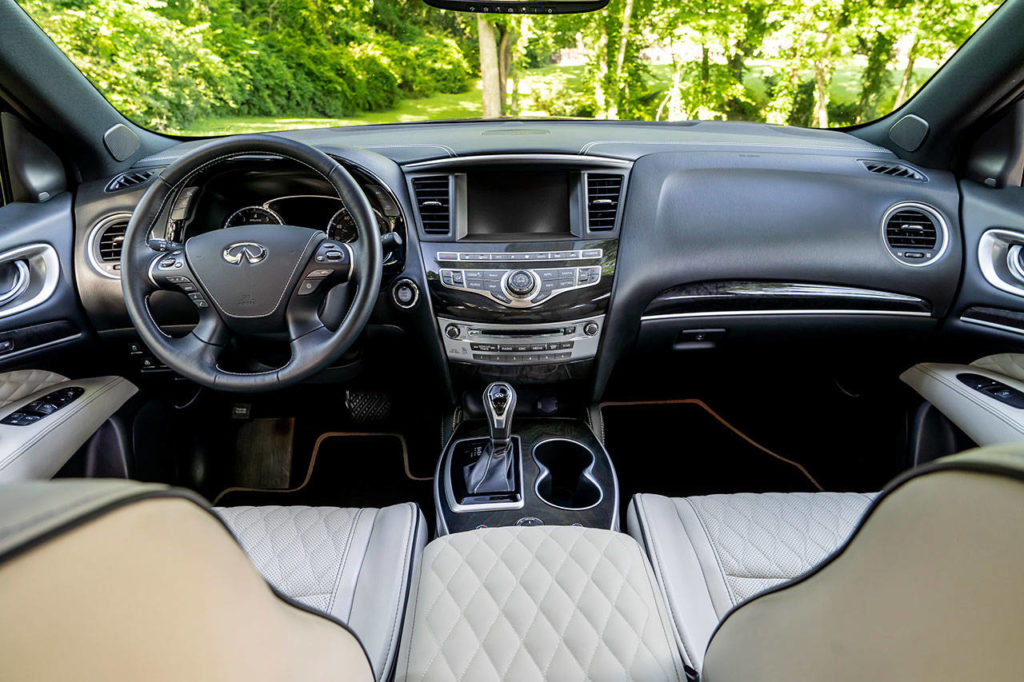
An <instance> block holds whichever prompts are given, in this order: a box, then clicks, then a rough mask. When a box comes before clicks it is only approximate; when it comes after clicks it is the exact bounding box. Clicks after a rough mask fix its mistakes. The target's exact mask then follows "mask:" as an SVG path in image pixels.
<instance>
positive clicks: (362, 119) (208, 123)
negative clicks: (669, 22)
mask: <svg viewBox="0 0 1024 682" xmlns="http://www.w3.org/2000/svg"><path fill="white" fill-rule="evenodd" d="M770 68H771V67H770V65H769V64H767V63H764V62H752V63H751V64H750V70H749V72H748V75H747V79H746V86H747V89H748V91H749V92H751V93H752V95H753V96H754V97H762V98H763V97H764V96H765V95H764V81H763V78H764V76H765V75H766V73H767V72H768V71H769V69H770ZM934 70H935V69H934V67H921V68H919V69H915V76H916V77H917V82H918V83H921V82H923V81H924V79H926V78H927V77H928V76H930V75H931V73H932V72H933V71H934ZM650 71H651V87H652V89H654V90H664V89H665V88H667V87H668V85H669V84H670V83H671V80H672V66H671V65H668V64H658V65H653V66H651V67H650ZM898 77H899V74H898V73H897V72H896V71H895V70H894V71H893V73H892V82H893V83H896V82H898ZM859 81H860V68H858V67H856V66H853V65H850V66H840V67H839V68H838V69H836V73H835V76H834V77H833V79H832V100H833V101H834V102H842V103H845V102H850V101H852V100H853V99H854V98H855V97H856V96H857V92H858V89H859ZM584 87H586V83H585V79H584V67H582V66H545V67H541V68H539V69H530V70H528V71H526V72H525V73H524V75H523V76H522V78H521V80H520V85H519V90H520V99H519V115H520V116H524V117H543V116H546V115H547V112H546V111H544V109H543V105H541V104H538V101H537V100H538V99H540V100H542V101H543V100H548V101H550V100H551V98H552V97H553V96H554V95H555V94H556V93H559V92H561V91H563V90H564V89H566V88H568V89H569V90H573V91H581V90H582V89H583V88H584ZM889 103H891V99H890V102H889ZM885 104H886V103H885V102H883V106H884V105H885ZM481 113H482V105H481V96H480V83H479V81H478V82H476V83H475V84H474V86H473V87H472V88H470V89H469V90H468V91H466V92H463V93H459V94H447V93H443V94H439V95H434V96H432V97H425V98H422V99H407V100H402V102H400V103H399V105H398V107H396V108H395V109H391V110H389V111H374V112H367V113H364V114H358V115H355V116H351V117H348V118H294V117H280V118H279V117H273V116H227V117H218V118H208V119H204V120H201V121H197V122H196V123H195V124H193V125H192V126H189V127H188V128H186V129H184V130H181V131H178V132H180V134H182V135H196V136H208V135H229V134H236V133H260V132H269V131H273V130H285V129H300V128H328V127H335V126H355V125H369V124H374V123H409V122H413V121H428V120H440V119H452V118H479V117H480V115H481Z"/></svg>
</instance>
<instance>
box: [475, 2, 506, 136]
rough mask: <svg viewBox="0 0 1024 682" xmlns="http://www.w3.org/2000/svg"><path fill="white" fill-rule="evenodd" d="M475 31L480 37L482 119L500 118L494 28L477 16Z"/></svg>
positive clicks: (481, 15)
mask: <svg viewBox="0 0 1024 682" xmlns="http://www.w3.org/2000/svg"><path fill="white" fill-rule="evenodd" d="M476 29H477V33H478V34H479V36H480V79H481V81H482V85H483V104H484V107H483V109H484V111H483V117H484V118H498V117H499V116H501V89H500V87H499V83H500V80H501V74H500V72H499V68H498V44H497V42H496V41H495V37H494V26H493V25H492V24H491V22H489V21H487V19H486V18H484V15H483V14H478V15H477V18H476Z"/></svg>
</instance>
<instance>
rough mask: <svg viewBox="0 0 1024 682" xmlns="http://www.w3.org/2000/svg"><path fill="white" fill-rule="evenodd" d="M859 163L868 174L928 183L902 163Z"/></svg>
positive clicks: (921, 175) (926, 179)
mask: <svg viewBox="0 0 1024 682" xmlns="http://www.w3.org/2000/svg"><path fill="white" fill-rule="evenodd" d="M860 163H861V165H862V166H864V168H866V169H867V171H868V172H869V173H877V174H878V175H888V176H890V177H894V178H906V179H907V180H917V181H918V182H927V181H928V178H926V177H925V176H924V175H923V174H922V173H920V172H918V171H916V170H914V169H913V168H911V167H910V166H906V165H904V164H902V163H894V162H891V161H861V162H860Z"/></svg>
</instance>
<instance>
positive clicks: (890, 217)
mask: <svg viewBox="0 0 1024 682" xmlns="http://www.w3.org/2000/svg"><path fill="white" fill-rule="evenodd" d="M882 237H883V239H884V240H885V246H886V248H887V249H888V250H889V254H890V255H892V257H893V258H895V259H896V260H897V261H899V262H900V263H903V264H904V265H912V266H922V265H929V264H931V263H934V262H935V261H936V260H938V259H939V258H941V257H942V254H944V253H945V252H946V247H947V245H948V244H949V230H948V229H947V227H946V221H945V219H943V217H942V214H941V213H939V212H938V211H937V210H935V209H934V208H932V207H931V206H927V205H925V204H917V203H913V202H904V203H900V204H896V205H895V206H893V207H892V208H890V209H889V210H888V211H886V212H885V217H883V218H882Z"/></svg>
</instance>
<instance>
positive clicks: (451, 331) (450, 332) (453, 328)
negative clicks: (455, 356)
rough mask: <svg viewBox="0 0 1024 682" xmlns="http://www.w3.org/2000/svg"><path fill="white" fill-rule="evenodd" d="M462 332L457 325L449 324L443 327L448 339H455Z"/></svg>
mask: <svg viewBox="0 0 1024 682" xmlns="http://www.w3.org/2000/svg"><path fill="white" fill-rule="evenodd" d="M460 334H462V330H461V329H459V327H458V325H454V324H450V325H448V326H447V327H445V328H444V335H445V336H447V337H448V338H449V339H457V338H459V335H460Z"/></svg>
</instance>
